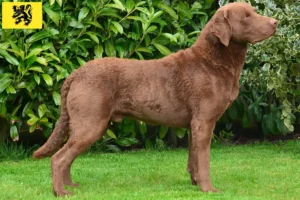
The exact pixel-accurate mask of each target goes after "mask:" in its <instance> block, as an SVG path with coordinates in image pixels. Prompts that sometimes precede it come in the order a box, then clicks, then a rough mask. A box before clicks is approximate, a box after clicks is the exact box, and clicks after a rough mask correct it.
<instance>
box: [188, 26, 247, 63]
mask: <svg viewBox="0 0 300 200" xmlns="http://www.w3.org/2000/svg"><path fill="white" fill-rule="evenodd" d="M191 48H194V49H195V52H199V56H201V57H204V58H205V59H206V60H208V61H209V62H212V63H215V64H216V65H218V66H224V67H229V68H234V69H241V68H242V67H243V65H244V62H245V59H246V53H247V44H242V43H237V42H234V41H232V40H231V41H230V43H229V45H228V47H226V46H225V45H224V44H222V43H221V42H220V40H219V38H218V37H216V36H215V35H213V34H211V33H210V29H209V27H206V28H205V29H204V30H203V31H202V33H201V35H200V36H199V38H198V39H197V41H196V42H195V44H194V45H193V46H192V47H191ZM200 54H201V55H200ZM215 58H218V59H217V60H216V59H215Z"/></svg>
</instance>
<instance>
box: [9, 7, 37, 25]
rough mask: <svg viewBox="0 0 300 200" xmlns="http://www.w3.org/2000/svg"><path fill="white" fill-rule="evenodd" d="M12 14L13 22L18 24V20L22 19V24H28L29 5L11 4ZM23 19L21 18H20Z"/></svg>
mask: <svg viewBox="0 0 300 200" xmlns="http://www.w3.org/2000/svg"><path fill="white" fill-rule="evenodd" d="M13 10H14V15H13V16H12V17H13V18H15V19H16V21H15V24H19V23H20V22H22V21H24V24H25V25H26V26H28V24H30V22H31V20H32V15H31V10H32V8H31V5H29V4H28V5H26V7H25V5H21V6H13ZM22 19H23V20H22Z"/></svg>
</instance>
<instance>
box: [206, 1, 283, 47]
mask: <svg viewBox="0 0 300 200" xmlns="http://www.w3.org/2000/svg"><path fill="white" fill-rule="evenodd" d="M276 27H277V21H276V20H275V19H273V18H270V17H266V16H262V15H259V14H257V13H256V10H255V8H253V7H252V6H251V5H249V4H247V3H229V4H227V5H225V6H223V7H221V8H220V9H219V10H217V12H216V14H215V15H214V16H213V18H212V27H211V33H212V34H214V35H215V36H217V37H218V38H219V39H220V41H221V42H222V43H223V44H224V45H225V46H228V45H229V42H230V40H232V41H235V42H238V43H251V44H255V43H257V42H260V41H262V40H265V39H267V38H269V37H270V36H272V35H273V34H274V33H275V32H276Z"/></svg>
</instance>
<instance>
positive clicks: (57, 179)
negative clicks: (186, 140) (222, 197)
mask: <svg viewBox="0 0 300 200" xmlns="http://www.w3.org/2000/svg"><path fill="white" fill-rule="evenodd" d="M276 24H277V21H276V20H275V19H272V18H269V17H265V16H261V15H258V14H257V13H256V12H255V9H254V8H253V7H251V6H250V5H249V4H246V3H231V4H227V5H226V6H224V7H222V8H220V9H219V10H218V11H217V12H216V14H215V15H214V16H213V18H212V19H211V20H210V21H209V22H208V24H207V25H206V27H205V28H204V29H203V31H202V33H201V35H200V37H199V38H198V40H197V41H196V43H195V44H194V45H193V46H192V47H191V48H188V49H185V50H182V51H179V52H177V53H174V54H171V55H169V56H167V57H164V58H162V59H158V60H147V61H142V60H140V61H139V60H128V59H118V58H104V59H98V60H93V61H90V62H88V63H87V64H86V65H85V66H83V67H81V68H80V69H78V70H76V71H75V72H73V73H72V74H71V75H70V76H69V77H68V78H67V79H66V81H65V82H64V84H63V86H62V89H61V102H62V106H61V115H60V118H59V121H58V124H57V126H56V128H55V129H54V131H53V133H52V135H51V137H50V138H49V140H48V141H47V143H46V144H44V145H43V146H42V147H41V148H40V149H38V150H37V151H36V152H34V158H42V157H46V156H51V155H52V154H53V153H55V152H56V151H57V150H58V149H59V148H60V147H61V145H62V144H63V140H64V138H65V137H66V135H67V134H68V132H69V129H70V130H72V134H71V136H70V138H69V140H68V141H67V143H66V144H65V145H64V146H63V147H62V148H61V149H60V150H59V151H58V152H57V153H55V154H54V155H53V156H52V158H51V167H52V180H53V189H54V194H55V195H57V196H61V195H66V194H72V193H71V192H69V191H67V190H65V189H64V185H71V186H76V184H75V183H73V182H72V181H71V177H70V167H71V164H72V163H73V161H74V160H75V158H76V157H77V156H78V155H79V154H81V153H82V152H83V151H84V150H86V149H87V148H88V147H90V146H91V145H92V144H93V143H94V142H95V141H97V140H98V139H99V138H100V137H101V136H103V134H104V133H105V131H106V128H107V125H108V123H109V121H121V120H122V118H123V117H132V118H134V119H138V120H142V121H145V122H148V123H155V124H163V125H167V126H172V127H187V128H191V137H190V138H191V140H190V146H189V159H188V167H187V170H188V172H189V173H190V175H191V181H192V184H197V185H200V187H201V189H202V191H203V192H208V191H212V192H216V191H218V190H216V189H214V188H213V186H212V184H211V181H210V176H209V168H210V167H209V159H210V141H211V137H212V132H213V129H214V127H215V124H216V121H217V120H218V118H219V117H220V116H221V115H222V113H223V112H224V111H225V110H226V108H227V107H228V106H229V105H230V104H231V103H232V102H233V101H234V100H235V98H236V97H237V95H238V93H239V78H240V74H241V70H242V67H243V64H244V60H245V56H246V52H247V43H252V44H254V43H256V42H259V41H262V40H264V39H267V38H268V37H270V36H271V35H273V34H274V33H275V31H276Z"/></svg>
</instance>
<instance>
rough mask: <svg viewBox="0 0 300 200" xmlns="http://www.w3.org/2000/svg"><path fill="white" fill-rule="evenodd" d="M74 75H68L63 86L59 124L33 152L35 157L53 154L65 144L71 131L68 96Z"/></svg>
mask: <svg viewBox="0 0 300 200" xmlns="http://www.w3.org/2000/svg"><path fill="white" fill-rule="evenodd" d="M73 77H74V76H72V75H71V76H70V77H68V78H67V79H66V80H65V82H64V84H63V86H62V88H61V113H60V117H59V120H58V122H57V125H56V127H55V129H54V131H53V132H52V134H51V136H50V137H49V139H48V141H47V142H46V143H45V144H44V145H43V146H41V147H40V148H39V149H38V150H36V151H35V152H34V153H33V158H35V159H40V158H44V157H49V156H52V155H53V154H54V153H55V152H56V151H57V150H58V149H59V148H60V147H61V146H62V144H63V142H64V139H65V137H66V136H67V135H68V132H69V114H68V110H67V105H66V104H67V96H68V93H69V89H70V86H71V83H72V81H73Z"/></svg>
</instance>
